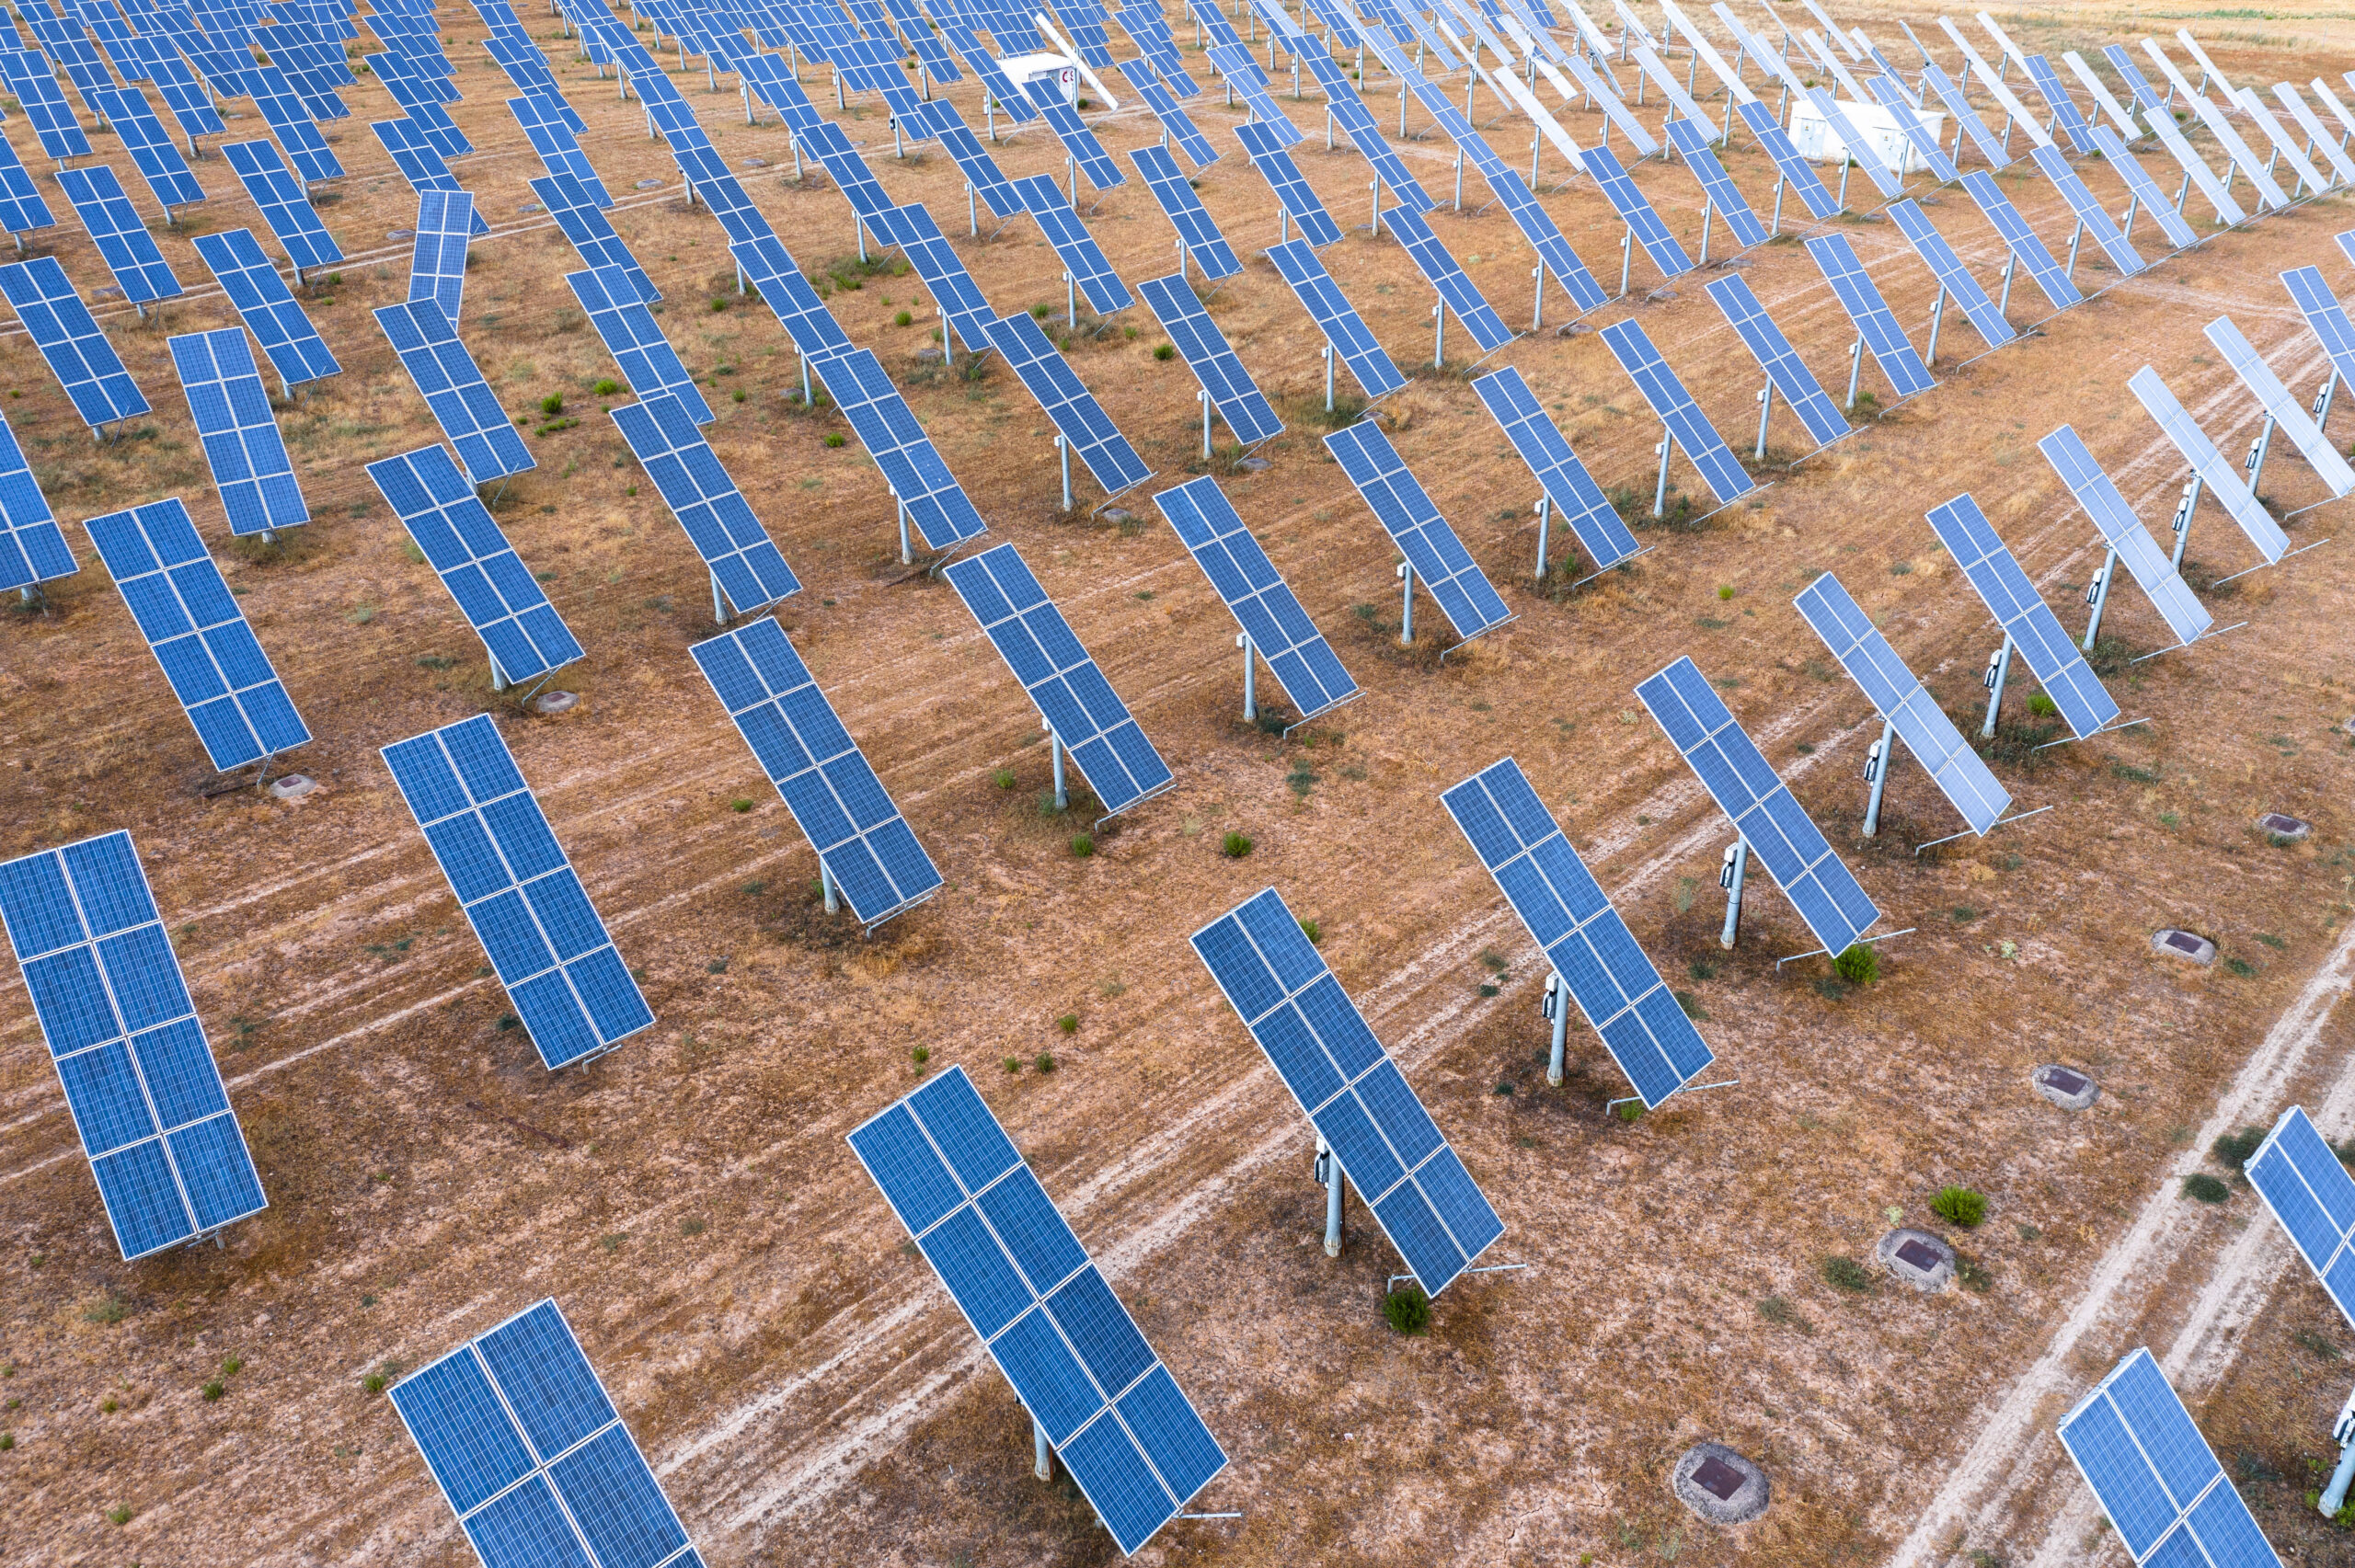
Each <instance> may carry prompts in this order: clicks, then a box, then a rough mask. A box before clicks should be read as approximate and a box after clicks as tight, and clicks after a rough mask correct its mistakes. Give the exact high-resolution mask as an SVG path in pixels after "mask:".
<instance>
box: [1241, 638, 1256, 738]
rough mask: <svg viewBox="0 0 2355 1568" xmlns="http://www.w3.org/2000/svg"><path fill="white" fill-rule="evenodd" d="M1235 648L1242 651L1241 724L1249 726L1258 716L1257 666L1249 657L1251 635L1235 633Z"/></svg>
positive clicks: (1253, 659) (1254, 660)
mask: <svg viewBox="0 0 2355 1568" xmlns="http://www.w3.org/2000/svg"><path fill="white" fill-rule="evenodd" d="M1235 647H1239V648H1241V649H1242V650H1243V722H1244V723H1246V724H1249V723H1251V722H1252V721H1254V720H1256V719H1257V718H1258V716H1259V665H1258V660H1257V659H1255V658H1252V657H1251V651H1252V650H1251V634H1250V633H1248V632H1237V633H1236V634H1235Z"/></svg>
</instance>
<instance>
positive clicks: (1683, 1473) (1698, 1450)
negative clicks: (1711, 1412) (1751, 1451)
mask: <svg viewBox="0 0 2355 1568" xmlns="http://www.w3.org/2000/svg"><path fill="white" fill-rule="evenodd" d="M1668 1489H1669V1490H1670V1491H1671V1492H1673V1493H1674V1494H1676V1500H1677V1501H1678V1502H1680V1503H1682V1504H1683V1505H1685V1506H1686V1507H1687V1508H1690V1509H1692V1510H1693V1512H1694V1515H1695V1516H1698V1517H1700V1518H1702V1519H1706V1520H1707V1521H1708V1522H1709V1523H1710V1524H1713V1525H1739V1524H1746V1523H1748V1522H1749V1521H1750V1520H1752V1519H1754V1518H1756V1517H1757V1516H1759V1515H1761V1514H1763V1513H1764V1512H1765V1511H1766V1504H1767V1501H1768V1497H1769V1494H1771V1492H1772V1487H1771V1486H1770V1485H1769V1483H1768V1482H1767V1480H1766V1472H1765V1471H1763V1470H1760V1469H1759V1468H1758V1467H1757V1465H1755V1464H1753V1463H1752V1462H1751V1461H1750V1460H1749V1459H1744V1458H1742V1457H1741V1456H1740V1454H1737V1453H1735V1452H1734V1451H1733V1450H1732V1449H1731V1448H1727V1447H1726V1446H1725V1445H1724V1444H1723V1443H1696V1444H1694V1446H1693V1447H1692V1448H1687V1449H1685V1450H1684V1452H1683V1455H1682V1456H1681V1457H1680V1458H1679V1459H1677V1461H1676V1468H1675V1469H1674V1470H1673V1471H1670V1472H1669V1481H1668Z"/></svg>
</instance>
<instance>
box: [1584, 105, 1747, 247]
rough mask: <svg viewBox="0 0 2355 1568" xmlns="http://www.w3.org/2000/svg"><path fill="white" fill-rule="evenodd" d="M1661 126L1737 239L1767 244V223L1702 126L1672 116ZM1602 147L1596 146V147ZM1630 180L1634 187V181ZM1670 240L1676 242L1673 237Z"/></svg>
mask: <svg viewBox="0 0 2355 1568" xmlns="http://www.w3.org/2000/svg"><path fill="white" fill-rule="evenodd" d="M1662 129H1664V130H1665V131H1666V132H1668V139H1669V140H1670V141H1671V142H1672V143H1675V144H1676V151H1677V155H1678V156H1680V157H1681V158H1683V160H1684V166H1685V167H1686V168H1687V169H1689V170H1691V171H1692V174H1693V177H1694V179H1696V180H1699V181H1700V182H1701V190H1702V193H1703V194H1704V195H1706V197H1707V198H1708V200H1709V204H1710V205H1711V206H1713V207H1715V208H1716V209H1717V212H1718V213H1719V214H1720V215H1721V216H1723V217H1724V219H1725V221H1726V226H1727V227H1728V228H1729V229H1731V230H1732V231H1733V237H1734V240H1735V242H1736V243H1737V244H1739V245H1740V246H1741V247H1742V248H1743V249H1745V250H1747V249H1748V248H1750V247H1751V246H1754V245H1764V244H1765V243H1766V240H1767V234H1766V226H1765V225H1764V224H1763V223H1760V222H1759V221H1758V214H1757V213H1755V212H1752V211H1751V210H1750V202H1749V200H1748V199H1747V198H1745V197H1744V196H1743V195H1742V193H1741V188H1740V186H1737V185H1736V184H1734V182H1733V177H1732V176H1730V175H1729V174H1727V173H1726V166H1725V165H1724V164H1722V163H1719V162H1718V161H1717V154H1715V153H1714V152H1712V151H1710V150H1709V143H1708V142H1707V140H1706V138H1705V137H1704V136H1703V135H1702V133H1701V128H1700V127H1699V126H1697V125H1695V124H1694V123H1693V122H1692V121H1691V120H1670V121H1669V122H1668V124H1667V125H1666V126H1664V127H1663V128H1662ZM1601 150H1602V149H1600V148H1596V149H1594V150H1593V151H1596V152H1599V151H1601ZM1588 156H1591V154H1581V155H1580V157H1581V159H1583V158H1585V157H1588ZM1613 162H1614V163H1616V162H1617V160H1616V159H1614V160H1613ZM1620 177H1621V178H1623V179H1625V178H1626V170H1625V169H1624V168H1623V169H1621V170H1620ZM1628 183H1629V186H1630V189H1632V188H1633V185H1634V182H1633V181H1632V180H1631V181H1629V182H1628ZM1637 196H1638V199H1639V200H1640V198H1641V193H1640V192H1638V193H1637ZM1646 205H1647V206H1648V205H1649V203H1646ZM1652 216H1653V221H1654V222H1655V223H1657V222H1658V221H1659V213H1657V212H1654V213H1653V214H1652ZM1670 243H1671V244H1673V243H1674V242H1673V241H1672V240H1671V242H1670Z"/></svg>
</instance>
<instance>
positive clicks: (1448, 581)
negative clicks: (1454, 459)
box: [1325, 419, 1513, 640]
mask: <svg viewBox="0 0 2355 1568" xmlns="http://www.w3.org/2000/svg"><path fill="white" fill-rule="evenodd" d="M1325 447H1326V450H1327V451H1328V452H1331V453H1332V454H1333V457H1334V460H1335V461H1336V462H1338V463H1339V464H1340V465H1341V472H1342V473H1344V474H1346V475H1349V479H1350V484H1352V485H1354V486H1357V491H1358V494H1359V495H1361V496H1362V497H1364V498H1365V504H1366V505H1367V507H1369V508H1370V509H1372V510H1373V515H1374V516H1375V518H1377V519H1378V520H1379V521H1381V523H1382V526H1383V528H1384V531H1386V532H1388V533H1389V535H1390V542H1391V543H1392V544H1396V546H1397V547H1398V553H1399V554H1400V555H1404V556H1406V557H1407V564H1408V565H1409V566H1411V567H1414V570H1415V575H1416V576H1417V577H1419V578H1422V579H1423V587H1424V588H1426V589H1429V590H1430V596H1431V597H1432V598H1433V599H1435V600H1437V601H1439V607H1440V608H1441V609H1442V611H1444V612H1446V614H1447V620H1448V624H1450V625H1452V626H1453V627H1454V628H1455V635H1457V636H1458V637H1461V638H1465V639H1466V640H1469V639H1470V638H1473V637H1476V636H1478V635H1480V634H1481V633H1483V632H1486V631H1489V630H1491V629H1493V628H1495V627H1498V626H1501V625H1503V624H1505V623H1506V622H1507V621H1510V620H1511V619H1512V618H1513V617H1512V612H1511V611H1510V610H1508V609H1506V608H1505V601H1504V600H1503V599H1502V598H1501V597H1499V594H1498V593H1497V590H1496V589H1495V588H1493V587H1492V586H1490V584H1489V582H1488V577H1487V575H1486V574H1485V573H1483V572H1482V571H1481V570H1480V566H1479V563H1478V562H1476V561H1475V560H1474V559H1473V558H1472V553H1471V552H1470V551H1468V550H1466V549H1465V547H1464V542H1463V541H1462V540H1460V539H1458V538H1457V537H1456V535H1455V530H1454V529H1453V528H1452V527H1450V526H1449V525H1448V521H1447V519H1446V518H1445V517H1444V516H1442V514H1441V512H1440V509H1439V508H1438V507H1436V506H1434V505H1433V504H1432V502H1431V498H1430V494H1429V493H1428V492H1426V491H1425V490H1424V488H1423V486H1422V481H1421V480H1419V479H1418V478H1416V477H1415V475H1414V473H1413V471H1412V470H1410V469H1408V468H1407V464H1406V462H1405V460H1404V459H1402V458H1400V457H1399V455H1398V449H1397V448H1396V447H1394V446H1392V445H1391V444H1390V438H1389V437H1388V436H1386V435H1384V434H1383V432H1382V427H1381V426H1380V425H1378V424H1376V423H1375V422H1374V421H1373V420H1370V419H1364V420H1360V421H1359V422H1358V423H1356V424H1354V425H1350V426H1348V427H1347V428H1345V429H1338V430H1336V431H1334V432H1333V433H1332V434H1331V435H1329V436H1327V437H1326V438H1325Z"/></svg>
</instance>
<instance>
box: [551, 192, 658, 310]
mask: <svg viewBox="0 0 2355 1568" xmlns="http://www.w3.org/2000/svg"><path fill="white" fill-rule="evenodd" d="M532 194H533V195H534V196H536V197H538V198H539V199H540V202H541V204H542V205H543V206H545V207H546V208H547V210H548V215H549V216H550V217H552V218H554V219H555V220H556V226H557V228H559V229H561V230H563V231H564V237H565V238H567V239H569V240H570V241H571V242H572V248H573V249H575V250H577V251H579V252H580V259H581V260H583V261H585V262H587V263H588V264H589V265H590V266H591V267H618V268H620V269H622V270H623V271H625V272H626V273H628V274H629V279H630V282H631V283H632V284H633V285H634V286H635V287H636V288H637V290H638V299H639V300H640V301H642V302H643V303H647V304H652V303H654V302H655V301H657V300H659V299H661V297H662V292H661V290H659V289H657V288H656V287H655V286H654V283H653V281H652V280H650V279H649V278H648V277H647V275H646V269H644V268H642V267H640V266H638V258H636V257H634V256H632V255H631V254H630V253H629V246H626V245H624V244H623V243H622V237H621V235H617V234H615V232H614V225H613V224H612V223H610V222H608V221H607V220H606V217H605V214H604V213H603V212H600V211H599V210H598V208H599V205H600V204H599V202H598V201H597V200H596V199H595V198H594V197H593V196H592V195H591V194H590V193H589V192H588V190H587V189H584V188H583V187H582V186H581V184H580V181H579V180H577V179H574V178H573V177H571V176H570V175H568V174H552V175H548V176H546V177H543V178H540V179H535V180H534V181H532Z"/></svg>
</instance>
